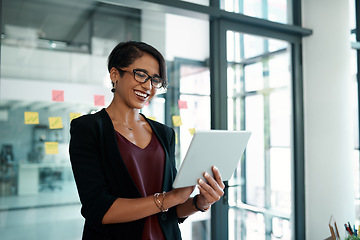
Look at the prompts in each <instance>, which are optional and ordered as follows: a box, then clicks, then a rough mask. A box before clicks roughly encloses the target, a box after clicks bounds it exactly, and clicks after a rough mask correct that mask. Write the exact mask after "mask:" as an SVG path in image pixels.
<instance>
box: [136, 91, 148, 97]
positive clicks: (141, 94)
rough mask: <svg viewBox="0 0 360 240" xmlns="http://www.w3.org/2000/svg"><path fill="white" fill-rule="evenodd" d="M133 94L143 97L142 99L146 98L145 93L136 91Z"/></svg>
mask: <svg viewBox="0 0 360 240" xmlns="http://www.w3.org/2000/svg"><path fill="white" fill-rule="evenodd" d="M135 94H136V95H138V96H140V97H143V98H146V97H147V94H146V93H142V92H138V91H135Z"/></svg>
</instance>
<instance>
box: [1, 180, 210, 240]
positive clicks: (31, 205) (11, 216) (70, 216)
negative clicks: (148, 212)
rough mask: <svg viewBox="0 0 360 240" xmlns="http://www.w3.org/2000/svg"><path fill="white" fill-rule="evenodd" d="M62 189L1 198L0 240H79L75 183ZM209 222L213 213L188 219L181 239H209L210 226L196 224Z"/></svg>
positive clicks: (182, 225)
mask: <svg viewBox="0 0 360 240" xmlns="http://www.w3.org/2000/svg"><path fill="white" fill-rule="evenodd" d="M62 186H63V187H62V189H61V190H55V191H41V192H39V193H38V194H35V195H29V196H0V240H23V239H26V240H80V239H81V236H82V229H83V224H84V219H83V217H82V216H81V214H80V208H81V206H80V202H79V198H78V194H77V191H76V187H75V183H74V182H68V183H66V182H65V183H63V185H62ZM209 219H210V211H208V212H206V213H204V214H194V215H193V216H191V217H189V218H188V219H187V220H186V221H185V222H184V223H182V224H180V229H181V235H182V238H183V239H188V240H191V239H197V240H198V239H199V240H200V239H201V240H202V239H210V237H209V228H208V227H206V226H205V228H204V226H202V225H201V226H200V225H199V226H197V225H196V224H195V225H193V223H194V222H195V223H201V222H203V223H204V221H206V222H208V221H209ZM194 227H195V228H196V229H198V230H199V231H200V232H199V234H201V236H202V237H199V236H197V234H196V233H197V232H198V231H194ZM194 234H195V235H194ZM204 234H205V235H204Z"/></svg>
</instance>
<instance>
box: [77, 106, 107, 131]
mask: <svg viewBox="0 0 360 240" xmlns="http://www.w3.org/2000/svg"><path fill="white" fill-rule="evenodd" d="M105 117H106V111H105V109H102V110H100V111H98V112H96V113H89V114H85V115H82V116H80V117H78V118H75V119H73V120H72V121H71V125H85V126H88V127H91V126H94V125H97V124H99V123H101V122H102V120H103V119H104V118H105Z"/></svg>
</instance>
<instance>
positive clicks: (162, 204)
mask: <svg viewBox="0 0 360 240" xmlns="http://www.w3.org/2000/svg"><path fill="white" fill-rule="evenodd" d="M162 195H163V199H162V202H161V211H162V212H167V211H168V210H169V209H168V208H167V209H164V200H165V196H166V192H165V191H164V192H163V193H162Z"/></svg>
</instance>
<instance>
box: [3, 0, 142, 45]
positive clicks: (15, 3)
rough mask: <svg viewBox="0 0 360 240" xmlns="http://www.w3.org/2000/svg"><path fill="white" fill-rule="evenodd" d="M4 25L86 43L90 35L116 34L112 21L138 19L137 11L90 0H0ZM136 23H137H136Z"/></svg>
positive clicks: (66, 40) (69, 41) (62, 39)
mask: <svg viewBox="0 0 360 240" xmlns="http://www.w3.org/2000/svg"><path fill="white" fill-rule="evenodd" d="M2 4H3V7H2V30H3V34H5V35H3V36H2V37H3V38H4V37H5V38H6V37H7V36H8V35H9V33H7V32H6V30H7V28H6V26H7V25H11V26H16V27H23V28H30V29H35V30H36V34H37V35H38V38H39V39H46V40H54V41H62V42H67V43H69V44H84V43H85V44H90V39H91V37H92V36H96V37H100V38H113V37H115V38H116V35H117V31H116V23H117V22H120V21H124V19H125V20H126V21H138V22H139V21H140V11H139V10H137V9H133V8H127V7H123V6H116V5H109V4H106V3H103V2H98V1H94V0H61V1H59V0H2ZM139 24H140V23H139Z"/></svg>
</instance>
